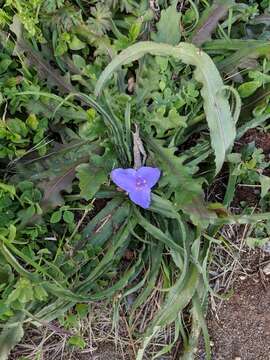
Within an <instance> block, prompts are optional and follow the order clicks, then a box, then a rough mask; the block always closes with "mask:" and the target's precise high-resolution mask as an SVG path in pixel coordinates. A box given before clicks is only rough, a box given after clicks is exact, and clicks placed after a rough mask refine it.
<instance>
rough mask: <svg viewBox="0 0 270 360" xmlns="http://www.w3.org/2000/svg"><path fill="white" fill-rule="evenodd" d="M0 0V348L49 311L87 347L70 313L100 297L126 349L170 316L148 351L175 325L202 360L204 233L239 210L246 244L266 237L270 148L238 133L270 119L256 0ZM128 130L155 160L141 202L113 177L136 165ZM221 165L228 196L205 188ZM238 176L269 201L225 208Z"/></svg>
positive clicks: (269, 232)
mask: <svg viewBox="0 0 270 360" xmlns="http://www.w3.org/2000/svg"><path fill="white" fill-rule="evenodd" d="M0 3H1V5H3V6H2V8H1V10H0V38H1V54H0V112H1V120H0V162H1V175H0V176H1V178H0V261H1V267H0V325H1V328H2V329H3V330H2V332H1V334H0V349H1V355H0V359H1V360H2V359H3V360H4V359H7V357H8V354H9V353H10V351H11V350H12V348H13V347H14V346H15V345H16V344H17V343H18V342H19V341H21V338H22V336H23V322H24V321H25V322H26V323H27V324H29V323H30V322H31V321H33V322H34V324H35V325H38V324H39V322H40V323H41V324H44V322H46V321H52V320H57V321H58V322H59V324H60V325H59V326H62V327H64V328H65V329H67V330H68V331H71V332H72V336H70V337H69V339H68V340H67V343H68V345H69V346H70V347H74V348H75V350H76V351H80V350H83V349H85V348H86V347H87V346H88V344H87V339H85V338H84V337H83V333H82V332H81V330H82V328H81V321H82V320H83V319H85V318H86V317H87V316H88V314H89V313H91V311H92V309H91V307H90V306H89V305H88V304H89V303H92V302H95V301H102V300H106V301H109V302H111V303H114V305H115V306H116V307H119V306H120V305H121V309H122V311H125V312H126V314H125V315H126V316H127V319H128V321H129V325H130V330H131V333H130V336H132V337H134V341H136V344H138V345H139V346H138V347H139V348H140V349H139V351H138V355H137V359H143V358H144V357H145V352H147V351H148V344H149V343H150V342H151V340H152V339H153V337H154V336H155V335H157V334H158V332H159V331H161V330H162V329H164V328H167V327H168V326H171V325H172V326H173V327H174V329H175V334H174V337H173V338H172V339H171V342H170V343H168V344H166V345H165V346H164V347H162V348H161V349H160V351H157V352H156V353H155V354H151V355H150V356H149V358H150V357H151V358H160V357H161V356H163V354H166V353H168V352H170V351H171V350H172V348H173V346H174V345H175V343H176V342H177V341H178V339H179V338H180V337H182V340H183V351H184V355H183V356H184V357H186V358H191V357H192V356H194V351H195V349H196V347H197V342H198V338H199V334H200V332H201V331H202V333H203V335H204V339H205V348H206V354H207V359H210V344H209V336H208V334H207V329H206V325H205V322H204V313H205V307H206V301H205V299H207V294H208V293H209V292H211V293H212V294H213V290H212V289H211V286H210V284H209V279H208V275H209V274H208V266H209V263H210V261H211V259H212V252H211V248H212V246H214V243H215V242H216V240H215V239H214V238H213V236H214V235H215V234H216V232H217V231H218V230H219V228H220V226H222V225H223V224H245V223H247V224H249V225H250V229H251V233H250V236H249V238H248V239H247V244H248V245H249V246H250V247H252V248H253V247H256V246H259V247H261V248H264V247H265V246H267V244H268V239H269V237H270V226H269V219H270V215H269V213H268V212H267V211H269V188H270V181H269V161H268V158H267V156H266V154H265V153H264V151H265V150H263V149H260V146H259V145H258V144H256V145H257V146H255V143H254V142H252V141H250V144H244V145H242V140H241V137H242V136H243V135H244V134H245V133H246V132H247V131H249V130H250V129H255V128H258V127H259V130H260V132H261V134H265V133H266V132H267V131H268V127H269V125H268V121H269V114H270V108H269V101H270V96H269V70H270V66H269V61H268V60H267V59H266V58H265V59H263V58H264V57H266V56H268V54H269V43H268V42H267V35H266V34H267V31H268V30H267V24H265V21H266V20H265V16H263V17H259V18H257V17H255V16H256V15H257V14H258V13H259V12H260V11H261V9H262V8H264V9H266V8H267V7H268V4H267V2H265V1H263V2H261V4H260V7H258V6H256V4H255V3H254V4H253V5H252V6H250V5H247V4H244V3H235V4H231V2H230V1H215V2H214V3H213V4H212V5H211V4H210V3H209V4H208V3H207V2H203V3H202V4H201V3H200V2H186V4H185V6H183V7H182V8H181V6H182V5H181V4H180V3H181V2H177V1H159V2H154V1H153V2H149V1H133V0H109V1H105V0H104V1H103V0H102V1H95V0H91V1H83V0H80V1H79V0H76V1H75V0H74V1H72V0H71V1H63V0H44V1H41V0H31V1H26V0H16V1H10V0H5V1H2V2H1V1H0ZM228 8H230V9H231V10H232V11H231V12H230V13H229V15H228V16H227V18H226V16H225V15H226V14H227V10H228ZM205 9H206V10H205ZM202 13H203V16H201V15H202ZM224 16H225V17H224ZM199 18H201V21H199V22H198V20H199ZM261 21H263V23H261ZM197 23H198V24H197ZM194 28H195V30H194V32H193V29H194ZM210 36H211V37H212V41H211V42H207V41H206V40H207V39H209V37H210ZM242 38H244V39H245V40H242ZM147 39H152V40H153V41H145V40H147ZM196 39H197V40H196ZM180 40H182V42H181V43H179V42H180ZM184 41H185V42H184ZM192 41H194V42H195V43H197V44H198V43H200V44H202V49H199V48H197V47H196V46H194V45H192ZM119 51H120V53H118V52H119ZM246 68H248V69H249V70H248V71H247V70H246ZM239 69H240V70H241V71H238V70H239ZM243 70H244V71H243ZM236 75H237V78H236V77H235V76H236ZM225 82H226V86H225V85H224V84H225ZM236 83H237V85H236ZM105 85H107V86H106V88H105ZM233 86H235V87H237V89H238V90H239V93H240V95H241V97H242V99H243V107H242V110H241V114H240V117H239V112H240V107H241V103H240V99H239V96H238V94H237V91H236V90H234V88H233ZM95 89H96V90H95ZM257 95H258V96H257ZM253 96H254V97H253ZM238 117H239V127H238V129H237V128H236V126H238V125H236V121H237V120H238ZM136 128H137V129H139V137H140V139H141V141H142V143H143V147H144V150H145V152H146V155H147V158H146V163H145V164H146V165H147V166H155V167H156V166H157V167H159V168H160V169H161V170H162V176H161V179H160V181H159V183H158V185H157V186H156V187H155V188H154V189H153V193H152V203H151V207H150V208H149V209H147V210H141V209H140V208H138V207H136V206H135V205H134V204H132V203H131V202H130V200H129V199H128V197H127V195H126V194H125V193H124V192H123V191H119V189H117V188H116V187H115V186H114V185H113V184H112V183H111V181H110V177H109V174H110V172H111V170H112V169H113V168H117V167H124V168H130V167H133V166H134V143H133V136H132V133H133V132H134V131H135V130H136ZM256 131H258V129H256ZM258 132H259V131H258ZM235 137H237V140H238V141H239V140H240V141H239V143H238V144H237V146H236V147H235V148H234V153H231V150H232V148H233V146H234V139H235ZM239 144H240V145H239ZM262 145H264V144H262ZM225 162H227V163H228V167H225V168H222V167H223V164H224V163H225ZM227 169H229V170H228V171H229V175H228V176H229V180H228V186H227V191H226V194H225V197H224V202H223V204H222V203H221V201H220V200H219V202H218V203H217V202H216V201H214V202H213V203H211V202H209V200H204V199H207V198H208V197H207V196H205V194H206V193H207V194H208V189H209V188H210V189H211V185H212V184H213V182H214V181H215V176H216V174H217V173H218V172H219V171H221V170H222V171H223V172H222V178H223V179H226V176H225V175H226V172H227ZM224 171H225V175H224ZM223 175H224V176H223ZM224 181H225V180H224ZM237 186H248V187H251V188H253V187H254V188H255V189H256V196H257V198H258V204H259V205H260V206H261V207H262V209H263V210H265V212H261V213H260V212H254V209H253V208H252V209H251V208H250V204H249V203H248V201H246V202H245V204H243V202H241V204H238V205H239V209H240V207H241V206H243V207H244V210H243V214H237V215H234V214H230V211H229V209H227V207H228V206H229V205H230V203H231V202H232V200H233V196H234V192H235V189H236V188H237ZM258 204H257V205H258ZM129 252H131V253H132V254H133V255H132V257H131V258H130V259H129V260H128V262H127V258H126V254H127V253H129ZM126 265H127V266H126ZM153 289H156V291H157V292H158V296H159V308H158V309H157V310H156V312H155V314H153V318H152V319H151V321H147V328H146V330H145V333H144V334H142V333H140V328H141V327H140V324H139V323H138V320H137V319H138V317H137V315H138V314H139V312H140V311H141V310H142V308H143V306H144V305H145V304H147V302H148V300H149V298H150V297H151V294H152V292H153ZM160 290H161V291H160ZM179 294H181V296H180V297H179ZM130 295H132V303H130ZM213 295H214V294H213ZM186 319H188V320H186ZM72 351H73V350H72ZM147 356H148V354H147Z"/></svg>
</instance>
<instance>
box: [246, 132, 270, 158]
mask: <svg viewBox="0 0 270 360" xmlns="http://www.w3.org/2000/svg"><path fill="white" fill-rule="evenodd" d="M252 141H255V145H256V147H257V148H261V149H263V152H264V153H265V154H269V152H270V133H264V132H262V131H259V130H257V129H251V130H248V131H247V132H246V133H245V135H244V136H243V137H242V138H241V139H240V140H239V143H240V144H248V143H251V142H252Z"/></svg>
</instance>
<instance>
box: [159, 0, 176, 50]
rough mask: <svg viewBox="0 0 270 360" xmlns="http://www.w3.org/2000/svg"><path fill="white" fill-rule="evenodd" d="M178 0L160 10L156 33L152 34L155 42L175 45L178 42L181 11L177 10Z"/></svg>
mask: <svg viewBox="0 0 270 360" xmlns="http://www.w3.org/2000/svg"><path fill="white" fill-rule="evenodd" d="M177 4H178V1H174V2H173V4H172V5H171V6H169V7H168V8H167V9H165V10H162V11H161V16H160V20H159V22H158V23H157V33H156V34H153V35H152V39H153V40H154V41H155V42H160V43H166V44H171V45H176V44H178V43H179V42H180V39H181V33H180V18H181V13H180V12H178V11H177V8H176V7H177Z"/></svg>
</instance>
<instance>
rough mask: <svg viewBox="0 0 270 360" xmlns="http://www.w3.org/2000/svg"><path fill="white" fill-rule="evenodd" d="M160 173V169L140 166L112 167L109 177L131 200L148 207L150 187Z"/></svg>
mask: <svg viewBox="0 0 270 360" xmlns="http://www.w3.org/2000/svg"><path fill="white" fill-rule="evenodd" d="M160 175H161V172H160V169H158V168H153V167H149V166H142V167H141V168H139V169H137V170H135V169H122V168H118V169H114V170H113V171H112V172H111V179H112V181H113V182H114V183H115V184H116V185H117V186H119V187H120V188H121V189H123V190H125V191H126V192H127V193H128V196H129V198H130V200H131V201H133V202H134V203H135V204H136V205H139V206H140V207H142V208H144V209H148V208H149V207H150V204H151V189H152V187H153V186H155V185H156V183H157V182H158V180H159V178H160Z"/></svg>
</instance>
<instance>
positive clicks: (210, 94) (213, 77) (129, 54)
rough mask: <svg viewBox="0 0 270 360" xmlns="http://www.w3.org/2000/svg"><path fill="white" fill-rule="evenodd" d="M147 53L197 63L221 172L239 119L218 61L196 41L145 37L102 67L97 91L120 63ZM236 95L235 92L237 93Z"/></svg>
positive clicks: (187, 62) (191, 63)
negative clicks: (166, 41) (161, 41)
mask: <svg viewBox="0 0 270 360" xmlns="http://www.w3.org/2000/svg"><path fill="white" fill-rule="evenodd" d="M146 54H152V55H156V56H172V57H174V58H176V59H179V60H181V61H183V62H184V63H185V64H189V65H193V66H195V67H196V70H195V72H194V78H195V79H196V80H197V81H199V82H200V83H201V84H202V85H203V86H202V89H201V95H202V98H203V103H204V111H205V114H206V119H207V123H208V126H209V130H210V137H211V145H212V148H213V150H214V153H215V163H216V173H218V172H219V171H220V170H221V168H222V165H223V163H224V161H225V157H226V154H227V153H228V152H229V151H230V150H231V148H232V146H233V143H234V139H235V136H236V129H235V120H236V119H234V118H233V116H232V113H231V110H230V105H229V102H228V99H227V96H226V94H225V87H224V84H223V82H222V79H221V77H220V74H219V72H218V70H217V68H216V66H215V64H214V63H213V61H212V60H211V58H210V57H209V56H208V55H207V54H206V53H204V52H203V51H201V50H199V49H197V48H196V47H195V46H194V45H192V44H188V43H180V44H179V45H178V46H175V47H174V46H171V45H167V44H156V43H154V42H150V41H144V42H139V43H137V44H135V45H132V46H130V47H129V48H128V49H126V50H124V51H122V52H121V53H120V54H119V55H117V56H116V57H115V58H114V59H113V60H112V62H111V63H110V64H109V65H108V66H107V67H106V69H105V70H104V71H103V73H102V74H101V76H100V78H99V80H98V82H97V84H96V89H95V93H96V95H99V94H100V92H101V90H102V88H103V86H104V85H105V83H106V82H107V81H108V79H109V78H110V77H111V76H112V74H113V73H114V72H115V71H116V70H117V69H118V68H119V67H120V66H121V65H125V64H128V63H130V62H132V61H135V60H138V59H140V58H141V57H142V56H144V55H146ZM234 95H236V94H235V93H234ZM237 101H238V102H239V97H237Z"/></svg>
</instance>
